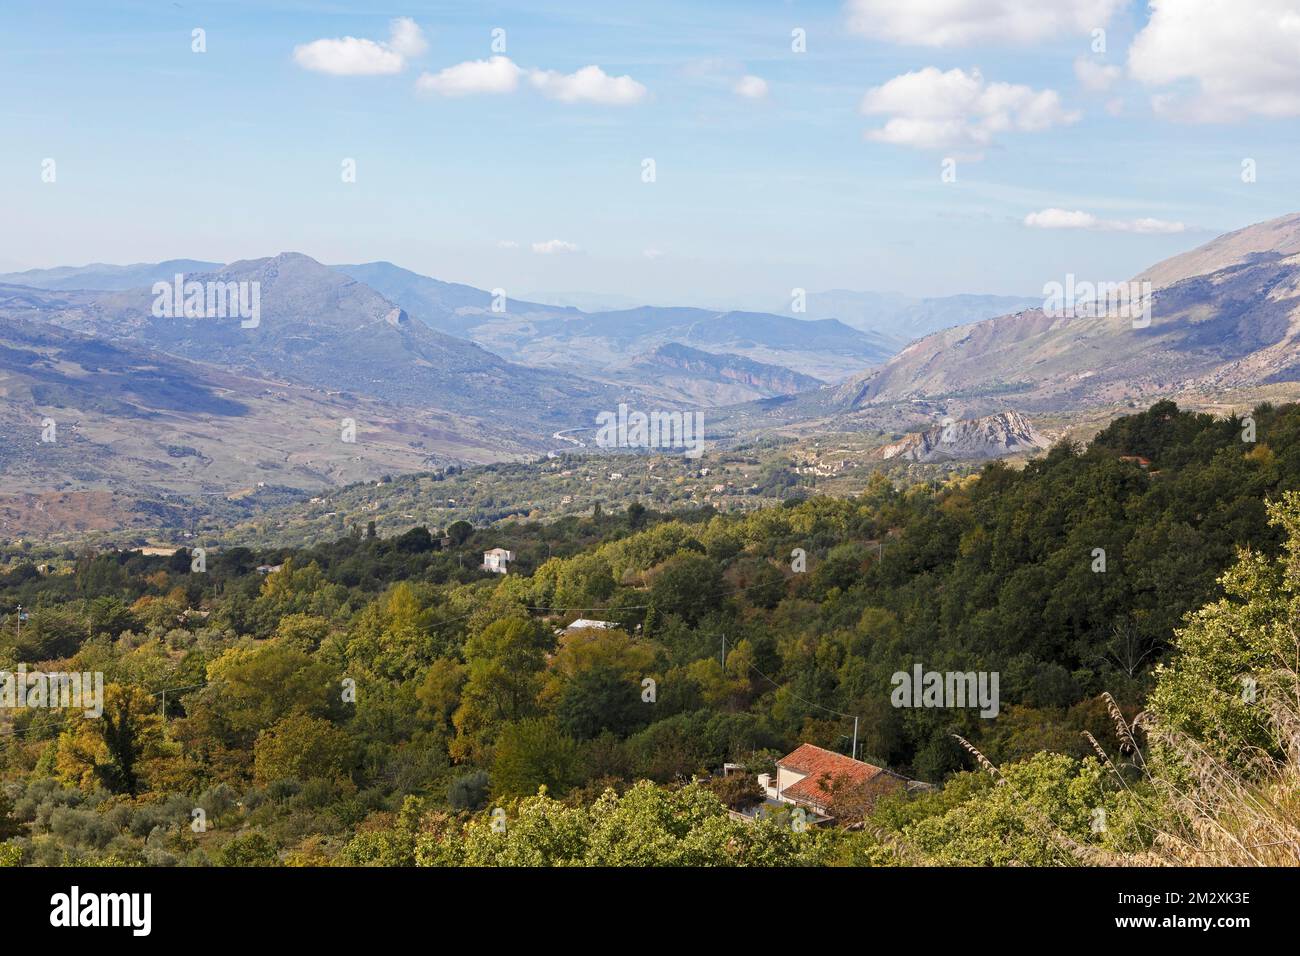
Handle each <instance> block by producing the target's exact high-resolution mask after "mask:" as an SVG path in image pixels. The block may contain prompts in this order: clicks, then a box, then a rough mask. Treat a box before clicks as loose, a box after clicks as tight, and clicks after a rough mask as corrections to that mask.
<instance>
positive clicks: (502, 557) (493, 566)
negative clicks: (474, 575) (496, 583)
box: [483, 548, 515, 574]
mask: <svg viewBox="0 0 1300 956" xmlns="http://www.w3.org/2000/svg"><path fill="white" fill-rule="evenodd" d="M514 559H515V553H514V552H513V551H507V550H506V549H505V548H493V549H492V550H491V551H484V552H483V570H484V571H491V572H492V573H493V574H505V573H506V564H507V563H509V562H510V561H513V560H514Z"/></svg>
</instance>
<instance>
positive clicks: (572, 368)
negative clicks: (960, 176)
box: [336, 262, 899, 381]
mask: <svg viewBox="0 0 1300 956" xmlns="http://www.w3.org/2000/svg"><path fill="white" fill-rule="evenodd" d="M336 268H337V269H339V270H340V271H341V272H343V273H345V274H346V275H349V276H352V277H353V278H356V279H358V280H359V281H362V282H365V283H366V284H367V285H369V286H371V287H372V288H374V289H376V290H378V291H379V292H380V293H382V294H383V295H384V296H385V297H387V298H389V299H391V300H392V301H393V302H395V303H397V304H398V305H400V306H401V307H402V308H404V309H406V311H407V312H409V313H410V314H411V315H412V316H414V317H415V318H418V319H420V320H422V321H423V322H425V323H426V324H428V325H430V326H432V327H433V328H436V329H440V330H442V331H444V332H448V333H450V334H453V335H459V336H463V337H465V338H469V339H471V340H473V341H474V342H477V343H478V344H479V345H482V346H483V347H484V348H487V349H491V350H492V351H493V352H495V353H497V354H498V355H501V356H504V357H505V358H507V359H510V360H512V361H515V362H521V363H524V364H528V365H533V366H544V367H549V368H556V369H564V370H566V371H568V372H571V373H573V374H577V375H583V376H586V375H590V374H592V373H593V372H595V373H597V374H598V373H600V372H601V371H607V370H610V369H613V368H615V367H617V366H619V365H621V364H623V363H624V362H626V361H627V358H628V356H629V355H635V354H640V353H643V352H648V351H651V350H653V349H654V348H656V347H657V346H659V345H664V344H667V343H670V342H676V343H679V344H683V345H689V346H691V347H695V348H704V349H707V350H708V351H714V352H728V353H732V354H736V355H741V356H744V357H746V358H749V359H752V360H754V361H756V362H762V363H765V364H773V365H779V366H783V367H785V368H789V369H792V370H794V371H796V372H799V373H801V374H803V375H808V376H812V377H814V378H817V379H820V380H823V381H837V380H841V379H844V378H847V377H849V376H851V375H856V374H858V373H860V372H861V371H862V370H863V369H865V368H867V367H869V366H872V365H876V364H878V363H880V362H883V361H884V360H885V359H886V358H888V357H889V356H890V355H892V354H893V353H894V352H895V351H896V350H897V347H898V344H899V343H898V342H895V341H894V340H892V339H888V338H886V337H883V336H880V335H873V334H869V333H864V332H862V331H860V330H857V329H853V328H849V327H848V326H846V325H844V324H843V323H841V322H838V321H834V320H824V321H813V322H810V321H806V320H804V319H803V318H801V317H791V316H784V315H774V314H770V313H763V312H737V311H732V312H719V311H716V310H711V309H697V308H689V307H660V306H639V307H637V308H634V309H620V310H616V311H611V312H594V313H587V312H582V311H580V310H578V309H574V308H566V307H560V306H550V305H544V304H542V303H538V302H528V301H522V300H514V299H510V298H509V297H508V296H507V297H506V298H505V299H504V301H500V302H499V303H497V305H498V308H499V309H500V310H503V311H495V310H494V309H493V305H494V300H493V296H492V295H491V294H490V293H489V292H485V291H483V290H480V289H474V288H472V287H470V286H464V285H457V284H455V283H448V282H441V281H439V280H437V279H431V278H429V277H427V276H421V275H419V274H418V273H414V272H410V271H409V270H406V269H401V268H399V267H397V266H394V265H392V264H391V263H387V262H379V263H366V264H363V265H350V266H337V267H336Z"/></svg>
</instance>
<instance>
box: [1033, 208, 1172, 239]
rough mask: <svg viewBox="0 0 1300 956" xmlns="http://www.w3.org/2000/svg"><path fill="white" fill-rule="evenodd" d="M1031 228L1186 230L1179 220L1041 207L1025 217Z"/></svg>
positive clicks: (1157, 232) (1158, 232)
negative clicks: (1100, 215)
mask: <svg viewBox="0 0 1300 956" xmlns="http://www.w3.org/2000/svg"><path fill="white" fill-rule="evenodd" d="M1025 225H1026V226H1029V227H1030V228H1031V229H1091V230H1094V231H1096V232H1136V233H1143V234H1148V235H1172V234H1174V233H1179V232H1186V231H1187V226H1186V225H1184V224H1183V223H1181V222H1169V221H1167V220H1164V219H1150V218H1145V219H1099V218H1098V217H1096V216H1094V215H1093V214H1092V213H1090V212H1084V211H1083V210H1081V209H1075V210H1073V211H1071V210H1068V209H1054V208H1053V209H1043V210H1041V211H1039V212H1031V213H1030V214H1029V215H1028V216H1026V217H1025Z"/></svg>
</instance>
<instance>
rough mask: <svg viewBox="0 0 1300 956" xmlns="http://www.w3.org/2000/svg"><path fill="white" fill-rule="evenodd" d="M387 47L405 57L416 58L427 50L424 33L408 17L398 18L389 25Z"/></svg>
mask: <svg viewBox="0 0 1300 956" xmlns="http://www.w3.org/2000/svg"><path fill="white" fill-rule="evenodd" d="M388 45H389V46H390V47H391V48H392V49H393V50H395V51H396V52H398V53H400V54H401V55H402V56H405V57H416V56H419V55H420V54H421V53H423V52H424V51H425V50H427V49H429V44H428V42H427V41H426V40H425V39H424V31H423V30H421V29H420V25H419V24H418V23H416V22H415V21H414V20H412V19H411V18H410V17H398V18H397V19H396V20H394V21H393V22H392V24H391V28H390V30H389V35H388Z"/></svg>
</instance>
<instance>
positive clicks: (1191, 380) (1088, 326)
mask: <svg viewBox="0 0 1300 956" xmlns="http://www.w3.org/2000/svg"><path fill="white" fill-rule="evenodd" d="M1298 242H1300V216H1288V217H1283V218H1282V219H1278V220H1272V221H1270V222H1266V223H1261V224H1259V225H1257V226H1252V227H1250V228H1249V229H1245V230H1241V231H1239V232H1236V233H1232V234H1229V235H1228V236H1223V237H1221V238H1219V239H1216V240H1214V241H1213V242H1211V243H1208V244H1206V245H1205V246H1203V247H1201V248H1200V249H1197V250H1194V251H1192V252H1189V253H1185V254H1184V255H1182V256H1178V257H1175V258H1174V259H1171V260H1168V261H1167V262H1164V263H1160V264H1158V265H1156V266H1154V267H1152V268H1151V269H1149V270H1147V271H1146V272H1144V273H1143V276H1147V277H1152V278H1151V281H1152V282H1153V284H1154V285H1155V286H1156V290H1155V294H1154V299H1153V302H1152V307H1151V320H1150V324H1149V326H1146V327H1135V323H1134V322H1133V321H1131V320H1130V319H1129V318H1124V317H1105V316H1100V317H1089V316H1082V317H1072V316H1068V315H1067V316H1050V315H1047V314H1045V313H1044V311H1043V309H1042V308H1036V309H1029V310H1026V311H1023V312H1018V313H1016V314H1014V315H1006V316H1000V317H998V318H994V319H988V320H985V321H983V322H978V323H974V324H971V325H963V326H960V327H957V328H953V329H947V330H944V331H941V332H937V333H935V334H933V335H929V336H927V337H925V338H923V339H921V340H919V341H917V342H914V343H913V344H912V345H910V346H908V347H907V348H906V349H904V350H903V351H902V352H900V353H899V354H898V355H896V356H894V357H893V358H891V359H890V360H889V361H888V362H886V363H885V364H884V365H882V366H881V367H880V368H878V369H874V370H871V371H869V372H866V373H864V374H863V375H862V376H860V377H858V378H857V379H855V380H853V381H850V382H847V383H845V384H843V385H841V386H839V387H838V388H837V389H835V390H832V391H830V392H828V393H826V394H825V395H822V396H819V397H818V401H819V403H820V407H821V410H822V411H823V413H830V412H835V411H839V412H850V411H857V410H862V409H865V408H868V407H871V406H879V405H887V404H889V403H894V402H903V401H912V400H918V399H920V400H931V401H933V400H937V399H944V398H961V399H964V400H965V401H966V403H967V414H972V413H973V414H977V415H978V414H985V413H988V412H991V411H994V410H996V406H997V405H998V404H1002V403H1005V402H1007V401H1010V402H1013V403H1014V404H1015V406H1016V407H1017V408H1020V409H1022V410H1025V411H1042V410H1060V409H1065V408H1079V407H1087V406H1096V405H1104V404H1114V403H1117V402H1123V401H1136V402H1143V401H1147V400H1151V399H1153V398H1155V397H1158V396H1161V395H1169V394H1180V393H1196V394H1200V395H1211V394H1214V393H1215V392H1217V391H1221V390H1223V389H1227V388H1241V387H1246V386H1254V385H1265V384H1275V383H1296V382H1300V349H1297V345H1300V245H1297V243H1298ZM1202 268H1205V269H1209V270H1210V271H1208V272H1205V273H1197V272H1195V270H1197V269H1202ZM1141 278H1142V277H1139V279H1141Z"/></svg>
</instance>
